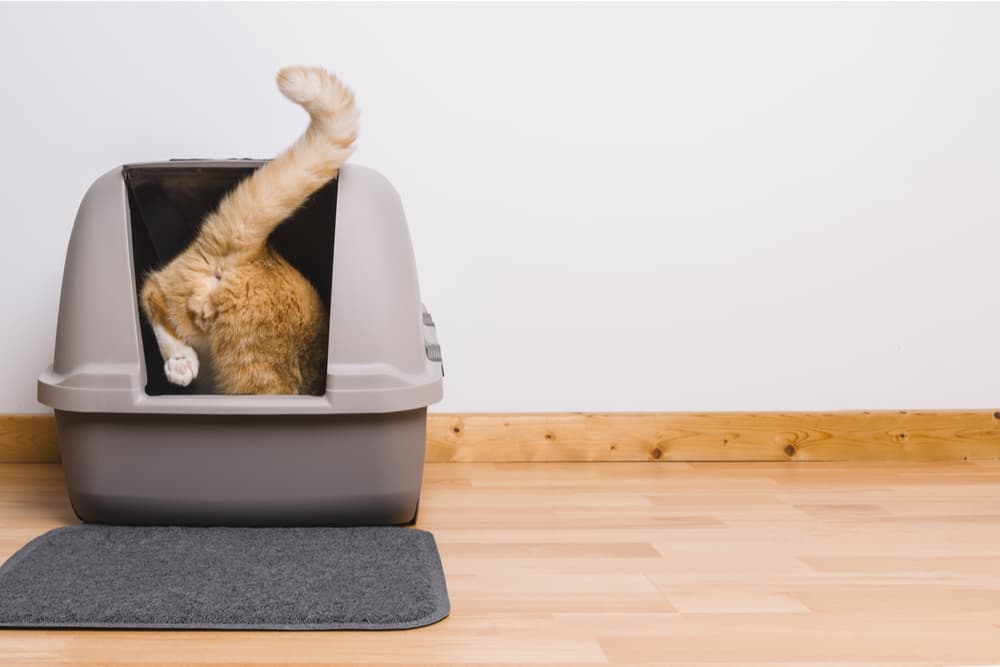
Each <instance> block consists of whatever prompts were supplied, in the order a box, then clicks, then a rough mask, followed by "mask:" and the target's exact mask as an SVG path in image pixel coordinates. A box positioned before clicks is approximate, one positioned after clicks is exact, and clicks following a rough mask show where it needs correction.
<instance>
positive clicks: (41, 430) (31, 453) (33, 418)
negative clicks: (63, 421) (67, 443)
mask: <svg viewBox="0 0 1000 667" xmlns="http://www.w3.org/2000/svg"><path fill="white" fill-rule="evenodd" d="M58 461H59V436H58V435H57V434H56V420H55V417H53V416H52V415H4V416H0V463H56V462H58Z"/></svg>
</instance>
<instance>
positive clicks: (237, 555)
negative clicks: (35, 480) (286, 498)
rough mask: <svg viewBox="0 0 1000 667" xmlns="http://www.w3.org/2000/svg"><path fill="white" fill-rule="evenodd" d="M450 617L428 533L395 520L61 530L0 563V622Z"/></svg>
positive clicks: (162, 623)
mask: <svg viewBox="0 0 1000 667" xmlns="http://www.w3.org/2000/svg"><path fill="white" fill-rule="evenodd" d="M448 613H449V602H448V591H447V587H446V585H445V580H444V573H443V572H442V569H441V560H440V557H439V555H438V551H437V545H436V544H435V542H434V537H433V535H431V534H430V533H428V532H425V531H422V530H416V529H413V528H400V527H395V526H385V527H365V528H186V527H183V528H182V527H159V526H107V525H98V524H85V525H79V526H69V527H66V528H57V529H55V530H52V531H50V532H48V533H46V534H44V535H42V536H41V537H38V538H36V539H35V540H33V541H32V542H30V543H28V544H27V545H26V546H25V547H23V548H22V549H21V550H20V551H18V552H17V553H16V554H14V556H12V557H11V558H10V560H8V561H7V562H6V563H5V564H4V565H3V567H0V626H6V627H22V628H24V627H46V628H52V627H78V628H164V629H197V628H204V629H233V630H358V629H365V630H398V629H405V628H415V627H419V626H422V625H429V624H431V623H435V622H437V621H439V620H441V619H443V618H444V617H445V616H447V615H448Z"/></svg>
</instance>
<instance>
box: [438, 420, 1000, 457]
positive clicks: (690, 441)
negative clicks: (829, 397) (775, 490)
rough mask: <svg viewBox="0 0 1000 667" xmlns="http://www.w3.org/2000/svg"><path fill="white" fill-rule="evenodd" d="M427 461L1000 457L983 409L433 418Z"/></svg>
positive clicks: (998, 423) (996, 432)
mask: <svg viewBox="0 0 1000 667" xmlns="http://www.w3.org/2000/svg"><path fill="white" fill-rule="evenodd" d="M427 447H428V454H427V460H428V461H468V462H475V461H511V462H516V461H550V462H558V461H566V462H569V461H948V460H958V461H961V460H993V459H996V458H998V456H1000V419H997V417H996V416H995V415H994V413H993V412H991V411H986V410H983V411H940V412H908V411H893V412H830V413H805V412H801V413H795V412H790V413H768V412H762V413H750V412H731V413H721V412H707V413H603V414H598V413H561V414H556V413H549V414H524V413H522V414H506V415H504V414H464V415H463V414H454V415H446V414H440V415H432V418H431V419H430V420H429V423H428V428H427Z"/></svg>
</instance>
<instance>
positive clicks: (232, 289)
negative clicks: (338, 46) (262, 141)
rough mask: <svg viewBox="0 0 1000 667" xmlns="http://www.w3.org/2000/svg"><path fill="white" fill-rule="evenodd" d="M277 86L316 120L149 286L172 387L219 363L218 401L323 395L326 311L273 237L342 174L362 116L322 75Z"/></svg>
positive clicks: (299, 71) (226, 202) (304, 75)
mask: <svg viewBox="0 0 1000 667" xmlns="http://www.w3.org/2000/svg"><path fill="white" fill-rule="evenodd" d="M278 85H279V87H280V88H281V91H282V92H283V93H284V94H285V96H286V97H288V98H289V99H291V100H292V101H294V102H297V103H299V104H301V105H302V106H303V107H304V108H305V109H306V111H308V112H309V115H310V118H311V122H310V124H309V128H308V129H307V130H306V132H305V134H304V135H303V136H302V137H301V138H300V139H299V140H298V141H297V142H296V143H295V144H294V145H292V146H291V147H290V148H289V149H288V150H287V151H285V152H284V153H282V154H281V155H279V156H278V157H276V158H275V159H274V160H271V161H270V162H268V163H267V164H265V165H264V166H262V167H261V168H260V169H258V170H257V171H255V172H254V173H253V174H252V175H250V176H249V177H248V178H247V179H245V180H244V181H242V182H241V183H240V184H239V185H238V186H237V187H236V188H235V189H234V190H233V191H232V192H230V193H229V194H228V195H226V197H225V198H224V199H223V200H222V202H221V203H220V204H219V207H218V208H217V209H216V210H215V211H214V212H213V213H211V214H210V215H209V216H208V217H207V218H206V219H205V221H204V223H203V224H202V226H201V229H200V231H199V233H198V236H197V238H196V239H195V240H194V241H193V242H192V243H191V245H190V246H189V247H188V248H187V249H185V250H184V251H183V252H182V253H181V254H180V255H178V256H177V257H175V258H174V259H173V260H172V261H170V263H168V264H167V265H166V266H164V267H162V268H161V269H159V270H157V271H154V272H153V273H151V274H149V276H148V277H147V278H146V282H145V283H144V284H143V288H142V296H141V302H142V308H143V311H144V312H145V314H146V317H147V318H148V319H149V322H150V324H151V325H152V327H153V331H154V333H155V334H156V340H157V343H158V345H159V348H160V353H161V355H162V356H163V359H164V370H165V372H166V375H167V379H168V380H169V381H170V382H172V383H174V384H177V385H182V386H186V385H188V384H190V383H191V382H192V381H193V380H194V379H195V378H196V377H197V376H198V374H199V370H200V368H199V367H200V365H201V364H200V361H199V355H200V356H201V357H205V356H208V357H209V358H210V359H211V362H212V363H211V366H212V369H213V376H214V377H213V380H214V382H213V384H214V386H215V388H216V390H217V391H219V392H222V393H227V394H306V393H322V391H323V388H324V382H325V378H326V369H325V368H322V359H323V358H324V357H325V354H326V346H327V316H326V312H325V310H324V308H323V304H322V301H321V299H320V297H319V294H317V292H316V290H315V288H314V287H313V286H312V284H310V283H309V281H308V280H306V279H305V278H304V277H303V276H302V274H300V273H299V272H298V271H297V270H296V269H295V268H294V267H292V265H291V264H289V263H288V262H287V261H286V260H285V259H284V258H283V257H282V256H281V255H279V254H278V253H277V251H275V249H274V248H273V247H272V246H271V245H270V244H268V242H267V239H268V236H269V235H270V234H271V232H272V231H273V230H274V229H275V227H277V226H278V225H279V224H281V222H282V221H284V220H285V219H287V218H288V217H289V216H290V215H291V214H292V213H293V212H294V211H295V210H296V209H297V208H298V207H299V206H301V205H302V204H303V203H304V202H305V201H306V199H308V197H309V196H310V195H312V194H313V193H314V192H316V191H317V190H318V189H320V188H321V187H322V186H323V185H324V184H326V183H327V182H328V181H330V180H331V179H332V178H334V177H335V176H336V175H337V172H338V170H339V168H340V166H341V165H342V164H343V163H344V160H346V159H347V157H348V156H349V155H350V153H351V145H352V143H353V142H354V139H355V137H356V135H357V111H356V109H355V107H354V97H353V95H352V94H351V92H350V91H349V90H348V89H347V88H346V87H344V86H343V84H341V83H340V82H339V81H338V80H337V79H336V78H335V77H334V76H333V75H331V74H329V73H328V72H326V71H325V70H322V69H319V68H304V67H294V68H286V69H284V70H282V71H281V72H280V73H279V75H278Z"/></svg>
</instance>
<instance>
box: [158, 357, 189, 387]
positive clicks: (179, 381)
mask: <svg viewBox="0 0 1000 667" xmlns="http://www.w3.org/2000/svg"><path fill="white" fill-rule="evenodd" d="M163 368H164V371H166V373H167V379H168V380H169V381H170V382H171V383H173V384H176V385H180V386H182V387H186V386H188V385H189V384H191V382H193V381H194V379H195V378H196V377H198V355H196V354H195V353H194V352H193V351H192V352H191V353H190V354H187V355H184V356H175V357H170V358H169V359H167V361H166V362H165V363H164V365H163Z"/></svg>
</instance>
